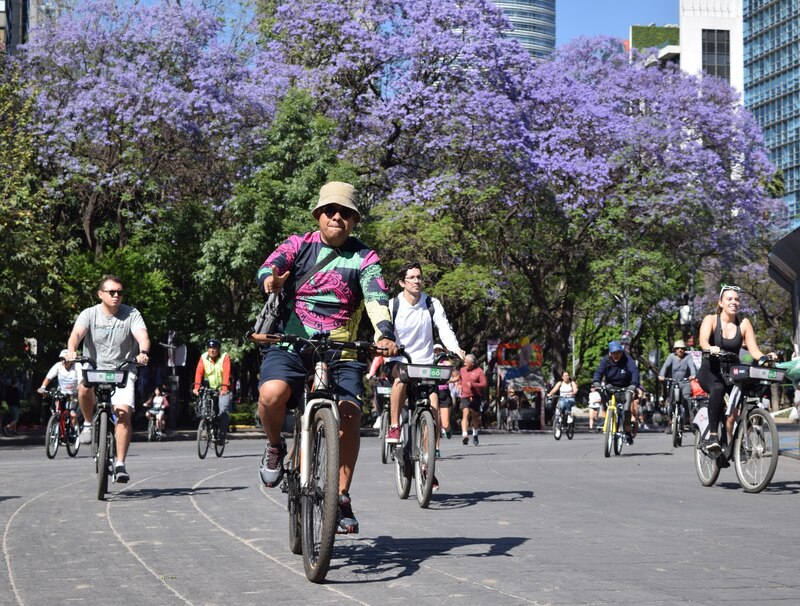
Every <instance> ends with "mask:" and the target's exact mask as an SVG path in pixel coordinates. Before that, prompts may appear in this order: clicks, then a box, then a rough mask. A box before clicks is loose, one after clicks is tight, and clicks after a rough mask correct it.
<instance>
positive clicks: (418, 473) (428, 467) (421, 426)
mask: <svg viewBox="0 0 800 606" xmlns="http://www.w3.org/2000/svg"><path fill="white" fill-rule="evenodd" d="M414 434H415V435H414V449H415V450H416V452H415V454H414V480H415V483H416V491H417V502H418V503H419V506H420V507H422V508H423V509H424V508H425V507H427V506H428V504H429V503H430V502H431V495H432V494H433V478H434V475H435V473H436V423H434V421H433V415H432V414H431V413H430V411H427V410H424V411H423V412H422V413H421V414H420V415H419V418H418V419H417V423H416V425H415V427H414Z"/></svg>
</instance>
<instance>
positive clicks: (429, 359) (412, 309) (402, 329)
mask: <svg viewBox="0 0 800 606" xmlns="http://www.w3.org/2000/svg"><path fill="white" fill-rule="evenodd" d="M427 298H428V295H426V294H425V293H422V296H420V298H419V301H417V304H416V305H411V304H410V303H409V302H408V301H407V300H406V298H405V297H404V296H403V294H402V293H401V294H399V295H397V296H396V297H395V298H394V299H392V300H391V301H389V309H390V310H394V308H395V299H397V300H398V301H399V304H398V305H397V317H395V318H392V320H393V321H394V330H395V336H396V338H397V344H398V345H403V346H404V347H405V351H406V353H407V354H408V355H409V356H411V361H412V363H414V364H433V345H434V343H433V323H435V324H436V330H438V331H439V338H440V339H441V342H442V345H444V346H445V347H446V348H447V349H448V350H449V351H452V352H458V351H461V346H460V345H459V344H458V338H457V337H456V335H455V333H454V332H453V329H452V328H451V326H450V322H448V321H447V315H446V314H445V312H444V307H442V304H441V302H440V301H439V299H436V298H434V297H430V299H431V301H432V303H433V323H431V312H430V311H429V310H428V305H427V301H426V299H427ZM391 360H392V361H405V358H404V357H402V356H396V357H393V358H391Z"/></svg>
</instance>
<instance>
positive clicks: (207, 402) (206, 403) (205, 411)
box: [194, 398, 214, 419]
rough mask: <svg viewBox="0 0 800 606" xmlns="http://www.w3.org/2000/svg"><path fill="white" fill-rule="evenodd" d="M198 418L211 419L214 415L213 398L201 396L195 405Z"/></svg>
mask: <svg viewBox="0 0 800 606" xmlns="http://www.w3.org/2000/svg"><path fill="white" fill-rule="evenodd" d="M194 413H195V414H196V415H197V418H198V419H210V418H211V417H213V416H214V402H213V401H212V400H211V398H200V399H199V400H197V404H195V406H194Z"/></svg>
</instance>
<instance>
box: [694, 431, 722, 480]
mask: <svg viewBox="0 0 800 606" xmlns="http://www.w3.org/2000/svg"><path fill="white" fill-rule="evenodd" d="M702 439H703V438H702V436H701V435H700V432H699V431H695V432H694V470H695V472H696V473H697V479H699V480H700V483H701V484H702V485H703V486H713V485H714V483H715V482H716V481H717V478H718V477H719V464H718V463H717V457H716V456H712V455H709V454H707V453H706V452H705V451H704V450H703V449H702V448H700V441H701V440H702Z"/></svg>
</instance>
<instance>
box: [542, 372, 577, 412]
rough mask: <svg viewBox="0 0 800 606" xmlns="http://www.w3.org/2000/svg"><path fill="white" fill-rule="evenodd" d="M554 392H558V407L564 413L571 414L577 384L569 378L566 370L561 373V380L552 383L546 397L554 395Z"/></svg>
mask: <svg viewBox="0 0 800 606" xmlns="http://www.w3.org/2000/svg"><path fill="white" fill-rule="evenodd" d="M556 392H558V407H559V408H560V409H561V410H563V411H564V412H565V413H567V414H571V413H572V407H573V406H575V396H576V395H577V394H578V384H577V383H576V382H575V381H573V380H572V379H571V378H570V376H569V373H568V372H567V371H566V370H565V371H564V372H563V373H561V380H560V381H558V382H557V383H556V384H555V385H553V389H551V390H550V393H548V394H547V397H548V398H549V397H550V396H552V395H555V393H556Z"/></svg>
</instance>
